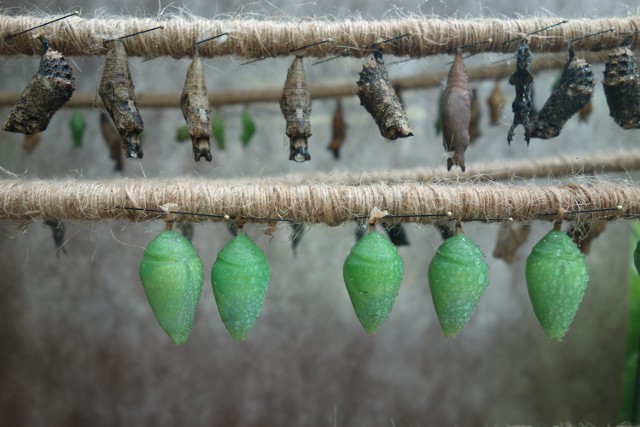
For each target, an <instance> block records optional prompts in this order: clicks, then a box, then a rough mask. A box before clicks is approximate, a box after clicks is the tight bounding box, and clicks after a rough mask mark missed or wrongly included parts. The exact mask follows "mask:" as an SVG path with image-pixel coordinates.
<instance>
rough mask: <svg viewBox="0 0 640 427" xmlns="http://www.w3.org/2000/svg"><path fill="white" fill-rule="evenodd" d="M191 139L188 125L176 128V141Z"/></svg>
mask: <svg viewBox="0 0 640 427" xmlns="http://www.w3.org/2000/svg"><path fill="white" fill-rule="evenodd" d="M190 139H191V134H190V133H189V126H187V125H182V126H180V127H179V128H178V129H177V130H176V141H177V142H185V141H189V140H190Z"/></svg>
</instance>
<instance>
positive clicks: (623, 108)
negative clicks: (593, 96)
mask: <svg viewBox="0 0 640 427" xmlns="http://www.w3.org/2000/svg"><path fill="white" fill-rule="evenodd" d="M602 86H603V87H604V94H605V96H606V98H607V104H608V105H609V115H610V116H611V117H613V120H614V121H615V122H616V123H617V124H618V125H619V126H620V127H622V128H623V129H637V128H640V75H638V58H637V57H636V54H635V53H634V52H633V51H632V50H631V49H630V48H629V47H627V46H622V47H619V48H617V49H614V50H613V51H612V52H611V53H610V54H609V58H608V59H607V62H606V63H605V67H604V79H603V80H602Z"/></svg>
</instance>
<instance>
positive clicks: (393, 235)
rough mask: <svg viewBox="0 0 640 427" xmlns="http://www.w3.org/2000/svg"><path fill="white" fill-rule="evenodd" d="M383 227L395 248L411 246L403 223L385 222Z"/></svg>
mask: <svg viewBox="0 0 640 427" xmlns="http://www.w3.org/2000/svg"><path fill="white" fill-rule="evenodd" d="M382 226H383V227H384V230H385V231H386V232H387V235H388V236H389V240H391V243H393V244H394V245H395V246H409V238H408V237H407V233H406V232H405V230H404V227H403V226H402V224H401V223H399V222H395V223H393V222H383V223H382Z"/></svg>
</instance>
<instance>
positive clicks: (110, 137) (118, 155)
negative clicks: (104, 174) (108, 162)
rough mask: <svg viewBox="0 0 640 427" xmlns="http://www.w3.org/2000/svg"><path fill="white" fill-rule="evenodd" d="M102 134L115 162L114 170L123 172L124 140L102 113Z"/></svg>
mask: <svg viewBox="0 0 640 427" xmlns="http://www.w3.org/2000/svg"><path fill="white" fill-rule="evenodd" d="M100 133H102V138H103V139H104V142H105V144H107V148H108V149H109V156H110V157H111V159H112V160H113V161H114V162H115V166H114V170H116V171H119V172H122V170H123V169H124V153H123V151H122V138H121V137H120V134H119V133H118V131H117V130H116V128H115V127H113V124H112V123H111V120H109V116H107V115H106V114H105V113H104V112H103V113H100Z"/></svg>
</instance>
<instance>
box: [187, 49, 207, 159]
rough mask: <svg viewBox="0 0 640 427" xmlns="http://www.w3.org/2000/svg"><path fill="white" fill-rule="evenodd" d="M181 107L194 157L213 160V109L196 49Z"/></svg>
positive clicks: (188, 71) (188, 72)
mask: <svg viewBox="0 0 640 427" xmlns="http://www.w3.org/2000/svg"><path fill="white" fill-rule="evenodd" d="M180 107H181V108H182V115H183V116H184V119H185V121H186V122H187V126H188V127H189V134H190V135H191V143H192V144H193V157H194V159H195V161H196V162H198V161H200V158H201V157H204V158H205V159H206V160H207V161H208V162H210V161H211V146H210V138H211V109H210V108H209V97H208V96H207V86H206V83H205V79H204V68H203V67H202V60H201V59H200V55H199V54H198V49H196V51H195V54H194V55H193V60H192V61H191V65H190V66H189V69H188V70H187V78H186V80H185V82H184V88H183V89H182V96H181V97H180Z"/></svg>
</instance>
